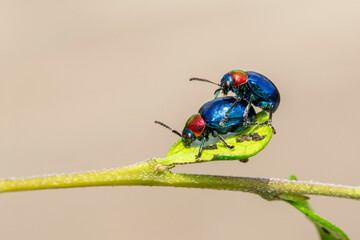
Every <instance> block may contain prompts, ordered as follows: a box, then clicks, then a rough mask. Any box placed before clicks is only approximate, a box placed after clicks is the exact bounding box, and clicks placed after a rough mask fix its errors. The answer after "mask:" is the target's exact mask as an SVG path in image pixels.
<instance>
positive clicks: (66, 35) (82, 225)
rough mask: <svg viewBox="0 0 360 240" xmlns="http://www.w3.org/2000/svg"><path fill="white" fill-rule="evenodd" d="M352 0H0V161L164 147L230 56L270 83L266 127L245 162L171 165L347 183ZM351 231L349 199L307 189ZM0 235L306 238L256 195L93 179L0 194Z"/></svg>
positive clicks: (358, 82) (23, 166)
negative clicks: (272, 105)
mask: <svg viewBox="0 0 360 240" xmlns="http://www.w3.org/2000/svg"><path fill="white" fill-rule="evenodd" d="M359 11H360V4H359V2H358V1H342V2H340V1H301V2H289V1H223V2H221V3H220V2H216V1H1V2H0V29H1V38H0V69H1V71H0V79H1V80H0V116H1V117H0V132H1V135H0V154H1V155H0V161H1V162H0V166H1V167H0V176H1V177H3V178H6V177H20V176H32V175H41V174H45V173H69V172H74V171H83V170H92V169H102V168H115V167H121V166H125V165H129V164H133V163H135V162H139V161H143V160H145V159H147V158H150V157H154V156H158V157H160V156H165V155H166V153H167V150H168V149H169V148H170V146H171V145H172V143H173V142H175V141H176V140H177V137H176V136H175V135H173V134H171V133H170V132H168V131H166V130H165V129H163V128H161V127H159V126H156V125H155V124H154V123H153V122H154V120H161V121H164V122H166V123H168V124H169V125H170V126H172V127H174V128H176V129H178V130H182V128H183V126H184V124H185V121H186V120H187V119H188V117H189V116H190V115H191V114H193V113H195V112H197V110H198V109H199V107H200V106H201V105H202V104H203V103H205V102H206V101H208V100H210V99H212V98H213V95H212V94H213V91H214V90H215V88H214V86H212V85H210V84H202V83H190V82H188V79H189V78H190V77H194V76H197V77H203V78H208V79H211V80H214V81H219V80H220V78H221V77H222V76H223V74H225V73H226V72H227V71H229V70H232V69H242V70H253V71H257V72H260V73H263V74H264V75H266V76H268V77H269V78H270V79H271V80H272V81H273V82H274V83H275V84H276V85H277V87H278V89H279V90H280V92H281V104H280V107H279V109H278V111H277V112H276V114H275V115H274V125H275V127H276V129H277V132H278V134H277V135H275V136H274V137H273V139H272V141H271V142H270V144H269V145H268V147H267V148H266V149H265V150H264V151H263V152H261V153H260V154H259V155H257V156H255V157H253V158H252V159H250V161H249V163H247V164H241V163H239V162H214V163H208V164H196V165H191V166H180V167H176V169H175V170H174V171H177V172H187V173H209V174H219V175H233V176H253V177H276V178H287V177H288V176H289V175H290V174H296V175H297V176H298V178H300V179H304V180H314V181H321V182H329V183H337V184H347V185H354V186H356V185H357V186H358V185H360V176H359V167H360V159H359V157H358V151H359V149H360V146H359V137H360V125H359V124H358V123H357V120H358V118H359V117H360V114H359V112H358V109H357V107H358V106H359V103H360V100H359V99H358V97H359V92H360V67H359V66H360V44H359V42H360V27H359V22H360V16H359ZM311 204H312V205H313V207H314V208H315V210H316V212H318V213H319V214H320V215H321V216H323V217H325V218H326V219H328V220H330V221H332V222H333V223H335V224H336V225H338V226H340V227H342V228H343V229H344V231H345V232H346V233H347V234H348V235H349V236H350V238H351V239H359V238H360V228H359V220H358V219H359V215H360V202H358V201H354V200H346V199H332V198H327V197H312V199H311ZM0 212H1V214H0V225H1V227H0V229H1V239H7V240H8V239H9V240H12V239H59V240H60V239H61V240H63V239H87V240H92V239H94V240H95V239H96V240H98V239H129V240H132V239H293V240H295V239H299V240H300V239H302V240H303V239H318V237H317V233H316V231H315V228H314V227H313V226H312V224H311V223H310V222H309V221H308V220H306V218H305V217H304V216H303V215H302V214H301V213H299V212H297V210H295V209H293V208H292V207H290V206H288V205H287V204H285V203H282V202H266V201H264V200H263V199H261V198H260V197H258V196H257V195H252V194H246V193H241V192H225V191H211V190H194V189H173V188H158V187H96V188H83V189H81V188H77V189H65V190H46V191H33V192H19V193H8V194H1V195H0Z"/></svg>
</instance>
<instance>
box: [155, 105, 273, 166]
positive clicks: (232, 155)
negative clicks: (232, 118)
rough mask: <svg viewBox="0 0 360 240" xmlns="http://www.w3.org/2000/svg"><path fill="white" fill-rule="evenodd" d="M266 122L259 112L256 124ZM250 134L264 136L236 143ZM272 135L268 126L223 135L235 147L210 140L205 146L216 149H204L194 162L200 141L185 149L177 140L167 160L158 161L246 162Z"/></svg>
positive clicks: (163, 162)
mask: <svg viewBox="0 0 360 240" xmlns="http://www.w3.org/2000/svg"><path fill="white" fill-rule="evenodd" d="M267 120H268V115H267V114H266V112H265V111H262V112H259V113H258V114H257V115H256V122H258V123H262V122H265V121H267ZM250 133H258V134H259V135H260V136H265V137H264V138H263V139H262V140H259V141H254V140H250V141H243V142H237V141H236V139H237V138H238V137H242V136H243V135H249V134H250ZM272 135H273V132H272V129H271V128H270V127H269V126H266V125H265V126H260V127H248V128H246V129H244V130H243V131H241V132H239V133H237V134H228V135H225V136H224V138H225V141H226V142H227V143H228V144H230V145H233V146H235V148H234V149H228V148H226V147H225V146H224V145H223V144H222V143H221V142H219V141H218V139H215V138H212V137H211V138H210V139H209V141H208V142H206V144H205V146H211V145H213V144H216V145H217V149H204V150H203V153H202V155H201V159H200V160H196V157H195V156H196V155H197V154H198V152H199V147H200V141H196V142H194V143H193V144H192V145H191V147H186V146H185V144H184V143H183V141H182V140H181V139H180V140H178V141H177V142H176V143H175V144H174V145H173V146H172V147H171V149H170V151H169V153H168V155H167V158H166V159H163V160H161V161H159V163H160V164H164V165H174V164H188V163H198V162H209V161H220V160H240V161H242V162H247V160H248V158H249V157H252V156H254V155H256V154H257V153H259V152H260V151H261V150H262V149H264V148H265V146H266V145H267V144H268V143H269V141H270V139H271V137H272Z"/></svg>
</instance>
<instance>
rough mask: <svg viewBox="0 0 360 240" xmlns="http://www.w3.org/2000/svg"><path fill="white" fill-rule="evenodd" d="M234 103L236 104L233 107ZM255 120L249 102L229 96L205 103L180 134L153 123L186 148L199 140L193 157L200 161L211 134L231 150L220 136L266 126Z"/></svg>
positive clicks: (164, 125) (254, 114) (253, 111)
mask: <svg viewBox="0 0 360 240" xmlns="http://www.w3.org/2000/svg"><path fill="white" fill-rule="evenodd" d="M235 102H237V104H235V105H234V103H235ZM232 106H234V107H233V109H232V111H231V112H230V113H229V115H228V121H227V122H226V123H225V124H224V126H223V127H220V121H221V120H222V119H223V117H224V116H225V114H226V113H227V112H228V110H229V109H230V108H231V107H232ZM244 116H246V117H247V119H248V122H245V119H244ZM255 118H256V113H255V110H254V108H253V107H252V106H251V104H250V103H249V102H247V101H245V100H240V101H239V100H238V99H237V98H235V97H230V96H229V97H221V98H215V99H214V100H212V101H209V102H207V103H205V104H204V105H203V106H202V107H201V108H200V110H199V112H198V113H197V114H194V115H192V116H191V117H190V118H189V119H188V121H187V122H186V124H185V127H184V130H183V131H182V134H180V133H179V132H178V131H176V130H173V129H172V128H170V127H169V126H167V125H166V124H164V123H162V122H159V121H155V123H157V124H160V125H162V126H163V127H165V128H168V129H169V130H171V131H172V132H173V133H175V134H177V135H178V136H180V137H181V138H182V140H183V142H184V144H186V146H187V147H189V146H190V145H191V143H193V142H194V141H195V140H200V141H201V143H200V148H199V153H198V155H197V156H195V157H196V159H200V157H201V153H202V151H203V149H204V148H206V147H204V144H205V142H206V141H208V140H209V135H210V134H212V136H213V137H215V138H218V139H219V140H220V141H221V142H222V143H223V144H224V146H225V147H227V148H228V149H233V148H234V146H231V145H229V144H228V143H227V142H226V141H225V139H224V138H223V137H222V136H221V135H224V134H227V133H236V132H240V131H241V130H242V129H244V128H246V127H247V126H259V125H265V124H267V122H264V123H254V120H255Z"/></svg>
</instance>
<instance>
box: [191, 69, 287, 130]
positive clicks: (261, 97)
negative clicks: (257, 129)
mask: <svg viewBox="0 0 360 240" xmlns="http://www.w3.org/2000/svg"><path fill="white" fill-rule="evenodd" d="M190 81H202V82H208V83H212V84H215V85H217V86H219V88H218V89H216V91H215V93H214V94H215V98H217V96H218V95H219V93H220V92H221V91H222V92H223V94H224V95H227V94H228V92H233V93H235V94H236V96H237V97H238V99H237V101H235V102H234V104H233V106H231V107H230V108H229V110H228V112H227V113H226V114H225V115H224V117H223V119H222V120H221V121H220V123H219V125H220V126H221V127H225V123H226V121H228V118H229V114H230V113H231V111H233V109H234V108H235V106H236V105H237V104H239V102H240V101H241V100H242V99H245V100H247V101H248V102H249V103H250V104H253V105H254V106H257V107H260V108H262V109H264V110H265V111H267V112H268V113H269V121H268V125H269V126H270V127H271V128H272V130H273V132H274V133H276V131H275V128H274V127H273V126H272V115H273V113H274V112H275V111H276V109H277V108H278V107H279V104H280V93H279V91H278V89H277V88H276V86H275V84H274V83H272V82H271V81H270V79H268V78H267V77H265V76H264V75H262V74H260V73H257V72H251V71H247V72H244V71H241V70H234V71H230V72H228V73H226V74H225V75H224V76H223V78H222V79H221V82H220V84H217V83H215V82H212V81H210V80H207V79H202V78H190ZM244 117H245V121H248V119H246V116H244Z"/></svg>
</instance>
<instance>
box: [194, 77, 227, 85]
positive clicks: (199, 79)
mask: <svg viewBox="0 0 360 240" xmlns="http://www.w3.org/2000/svg"><path fill="white" fill-rule="evenodd" d="M190 81H200V82H207V83H212V84H215V85H217V86H220V84H217V83H215V82H213V81H210V80H207V79H203V78H190Z"/></svg>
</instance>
